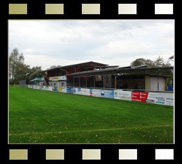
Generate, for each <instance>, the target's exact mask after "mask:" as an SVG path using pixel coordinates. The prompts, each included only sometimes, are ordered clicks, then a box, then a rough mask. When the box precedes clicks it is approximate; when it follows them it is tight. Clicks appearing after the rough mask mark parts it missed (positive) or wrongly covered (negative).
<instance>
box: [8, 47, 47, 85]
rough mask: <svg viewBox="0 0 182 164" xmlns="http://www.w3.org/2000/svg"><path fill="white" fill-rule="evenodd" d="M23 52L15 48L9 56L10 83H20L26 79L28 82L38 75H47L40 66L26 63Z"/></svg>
mask: <svg viewBox="0 0 182 164" xmlns="http://www.w3.org/2000/svg"><path fill="white" fill-rule="evenodd" d="M24 60H25V58H24V56H23V53H19V50H18V49H17V48H14V49H13V50H12V52H11V54H10V56H9V83H10V84H18V83H19V81H20V80H26V82H27V83H29V82H30V80H32V79H34V78H36V77H42V76H45V74H44V73H43V72H41V71H42V69H41V67H40V66H36V67H32V68H30V65H26V64H25V63H24Z"/></svg>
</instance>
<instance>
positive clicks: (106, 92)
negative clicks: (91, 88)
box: [101, 90, 114, 98]
mask: <svg viewBox="0 0 182 164" xmlns="http://www.w3.org/2000/svg"><path fill="white" fill-rule="evenodd" d="M101 97H105V98H114V90H101Z"/></svg>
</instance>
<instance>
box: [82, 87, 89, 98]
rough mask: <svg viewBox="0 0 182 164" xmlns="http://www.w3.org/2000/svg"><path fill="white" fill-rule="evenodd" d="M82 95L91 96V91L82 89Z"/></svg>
mask: <svg viewBox="0 0 182 164" xmlns="http://www.w3.org/2000/svg"><path fill="white" fill-rule="evenodd" d="M81 94H82V95H86V96H90V89H87V88H81Z"/></svg>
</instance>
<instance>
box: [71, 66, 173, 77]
mask: <svg viewBox="0 0 182 164" xmlns="http://www.w3.org/2000/svg"><path fill="white" fill-rule="evenodd" d="M172 69H173V67H153V68H152V67H147V66H141V67H138V66H137V67H131V66H127V67H118V68H106V69H102V70H91V71H83V72H76V73H72V74H69V76H83V75H84V76H88V75H104V74H118V73H138V72H145V71H161V70H172Z"/></svg>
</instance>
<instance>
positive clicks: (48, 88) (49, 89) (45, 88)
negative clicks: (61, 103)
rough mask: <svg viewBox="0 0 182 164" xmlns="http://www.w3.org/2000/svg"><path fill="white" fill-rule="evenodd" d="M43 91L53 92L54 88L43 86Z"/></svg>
mask: <svg viewBox="0 0 182 164" xmlns="http://www.w3.org/2000/svg"><path fill="white" fill-rule="evenodd" d="M42 89H43V90H46V91H52V87H51V86H43V88H42Z"/></svg>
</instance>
